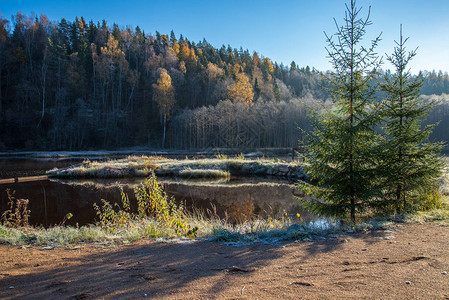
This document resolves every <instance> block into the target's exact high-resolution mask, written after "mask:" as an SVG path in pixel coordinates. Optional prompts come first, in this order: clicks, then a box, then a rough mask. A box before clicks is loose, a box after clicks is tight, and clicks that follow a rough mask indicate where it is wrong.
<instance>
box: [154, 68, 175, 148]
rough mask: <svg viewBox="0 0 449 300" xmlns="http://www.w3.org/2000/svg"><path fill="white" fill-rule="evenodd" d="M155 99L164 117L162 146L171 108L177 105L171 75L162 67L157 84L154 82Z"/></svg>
mask: <svg viewBox="0 0 449 300" xmlns="http://www.w3.org/2000/svg"><path fill="white" fill-rule="evenodd" d="M153 89H154V92H153V100H154V101H155V102H156V103H157V105H158V106H159V113H160V115H161V117H162V118H163V122H164V123H163V124H164V132H163V135H162V147H164V146H165V132H166V128H167V118H169V117H170V113H171V110H172V108H173V106H174V105H175V92H174V88H173V85H172V81H171V77H170V75H169V74H168V73H167V70H165V69H162V71H161V75H159V78H158V80H157V84H153Z"/></svg>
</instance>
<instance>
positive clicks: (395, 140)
mask: <svg viewBox="0 0 449 300" xmlns="http://www.w3.org/2000/svg"><path fill="white" fill-rule="evenodd" d="M407 40H408V38H407V39H405V40H404V39H403V37H402V26H401V30H400V39H399V42H396V47H395V48H394V51H393V53H392V54H391V55H388V56H387V60H388V61H389V62H390V63H391V64H392V65H393V66H394V68H395V70H396V73H395V74H393V75H392V76H387V77H386V78H385V83H383V84H381V87H382V90H383V91H385V92H386V93H387V97H386V99H385V100H384V101H383V103H382V110H381V112H382V116H383V117H384V118H385V121H384V124H385V125H384V127H383V129H384V132H385V134H386V139H385V142H384V143H382V145H381V146H382V149H383V152H382V154H383V159H382V162H383V167H382V170H383V171H384V176H383V178H384V182H383V185H384V186H385V191H384V199H385V200H386V202H384V203H383V204H384V205H385V204H387V205H388V206H389V207H392V208H395V209H396V210H397V211H401V210H405V209H410V208H411V205H412V204H413V203H414V202H415V201H416V200H419V199H418V198H419V196H420V195H421V196H422V195H423V194H426V193H428V192H429V191H435V190H436V189H437V179H438V178H439V177H440V176H441V169H442V161H441V160H440V158H439V155H438V154H437V153H438V152H439V151H440V150H441V144H437V143H430V142H426V140H427V139H428V137H429V135H430V133H431V132H432V129H433V128H434V127H435V125H429V126H426V127H424V128H423V129H421V126H420V123H421V121H422V120H423V118H424V117H425V116H426V115H427V114H428V113H429V111H430V110H431V109H433V108H434V106H435V102H431V101H429V102H427V103H422V102H421V101H420V99H419V98H418V96H419V93H420V90H421V87H422V85H423V79H422V78H420V77H412V76H411V74H410V72H409V71H408V70H407V65H408V63H409V62H410V60H411V59H412V58H413V57H414V56H415V55H416V49H415V50H414V51H411V52H408V53H407V52H406V49H405V43H406V42H407Z"/></svg>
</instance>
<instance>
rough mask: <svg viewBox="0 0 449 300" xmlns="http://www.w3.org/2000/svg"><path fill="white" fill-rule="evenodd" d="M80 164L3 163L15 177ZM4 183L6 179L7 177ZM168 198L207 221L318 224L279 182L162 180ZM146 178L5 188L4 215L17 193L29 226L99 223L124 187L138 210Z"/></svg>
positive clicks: (1, 188)
mask: <svg viewBox="0 0 449 300" xmlns="http://www.w3.org/2000/svg"><path fill="white" fill-rule="evenodd" d="M73 163H77V162H76V161H32V160H26V159H21V160H14V161H8V162H7V161H6V160H5V161H0V168H2V171H1V172H2V174H7V175H8V176H6V177H10V175H11V174H18V175H13V176H31V175H41V174H44V173H45V170H47V169H51V168H54V167H58V168H59V167H64V166H67V165H70V164H73ZM4 178H5V177H4ZM160 179H161V181H162V183H163V185H164V187H165V190H166V191H167V194H168V195H169V196H173V197H174V198H175V199H176V201H178V202H179V203H183V204H184V205H185V207H186V208H187V210H189V211H196V212H198V211H200V212H202V213H204V214H205V215H206V216H211V215H216V216H219V217H220V218H227V219H228V221H229V222H231V223H241V222H244V221H246V220H250V219H252V218H270V217H271V218H280V217H282V216H283V215H285V212H286V213H287V214H288V215H289V216H291V217H292V218H293V219H294V218H296V215H297V214H298V213H299V214H300V215H301V218H302V220H303V221H304V222H306V223H307V222H314V221H317V220H318V219H317V218H316V217H315V216H313V215H310V214H308V213H307V212H305V211H302V210H301V208H300V206H299V205H298V202H297V200H296V199H295V197H294V196H293V195H292V183H289V182H286V181H280V180H275V179H273V180H266V179H250V178H232V179H231V180H230V181H226V182H220V181H176V180H167V179H164V178H160ZM142 180H143V179H142V178H136V179H120V180H116V179H114V180H66V181H61V180H44V181H35V182H25V183H20V182H19V183H11V184H2V185H0V195H1V196H0V211H1V213H3V212H4V211H5V210H6V209H8V202H9V201H8V197H7V194H6V189H10V190H11V191H12V190H14V191H15V197H16V198H23V199H29V204H28V209H29V210H30V211H31V214H30V223H31V224H32V225H42V226H45V227H48V226H52V225H55V224H61V223H62V222H63V221H64V218H65V216H66V215H67V214H68V213H71V214H73V217H72V218H71V219H70V220H67V221H65V224H68V225H76V224H78V225H80V226H81V225H85V224H92V223H95V222H96V221H98V220H97V218H96V212H95V210H94V208H93V204H94V203H98V204H100V202H101V199H106V200H108V201H110V202H111V203H117V202H120V192H119V186H123V188H124V190H125V192H126V193H127V194H128V195H129V196H130V200H131V208H132V209H133V210H135V209H136V201H135V198H134V197H133V189H134V187H136V186H137V185H138V184H140V182H141V181H142Z"/></svg>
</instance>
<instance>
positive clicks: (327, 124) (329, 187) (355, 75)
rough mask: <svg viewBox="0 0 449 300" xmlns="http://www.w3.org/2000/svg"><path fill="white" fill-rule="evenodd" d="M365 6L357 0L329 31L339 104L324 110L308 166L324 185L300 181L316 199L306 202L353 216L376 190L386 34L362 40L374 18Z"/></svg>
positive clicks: (318, 208)
mask: <svg viewBox="0 0 449 300" xmlns="http://www.w3.org/2000/svg"><path fill="white" fill-rule="evenodd" d="M360 11H361V9H359V8H357V7H356V3H355V1H354V0H351V3H350V6H348V5H346V14H345V18H344V23H343V25H342V26H341V27H340V26H338V24H337V22H335V23H336V26H337V33H336V34H335V35H334V36H330V37H329V36H328V35H327V34H326V37H327V41H328V45H329V48H326V50H327V52H328V54H329V58H330V60H331V63H332V65H333V67H334V69H335V71H334V72H333V73H330V74H329V77H328V81H329V84H330V87H331V88H330V92H331V95H332V97H333V99H334V101H335V105H334V108H333V109H332V110H331V111H325V112H320V113H318V116H317V118H316V120H315V126H314V132H313V133H312V134H311V135H310V136H309V137H310V138H309V141H308V145H307V151H306V153H307V157H306V165H307V170H306V171H307V172H308V173H309V174H310V176H311V177H312V180H318V185H317V186H315V185H312V184H307V183H301V184H299V187H300V188H301V189H302V190H304V191H305V192H306V193H307V194H308V195H311V196H312V197H314V199H315V200H312V201H302V202H303V205H304V206H305V207H306V208H308V209H310V210H313V211H315V212H316V213H319V214H328V215H334V216H340V217H343V216H346V215H347V214H348V212H349V213H350V217H351V220H352V221H353V222H355V216H356V212H361V211H363V210H364V209H365V208H366V207H367V206H369V203H370V201H371V200H373V198H374V195H375V194H374V193H375V191H374V189H373V187H374V182H373V181H374V179H375V178H374V174H375V170H374V168H373V163H374V162H373V161H372V153H371V152H372V149H373V148H374V145H375V142H376V135H375V132H374V130H373V127H374V125H375V123H376V120H375V119H376V118H375V117H374V116H373V113H372V109H371V100H372V99H373V94H374V89H373V88H372V87H371V86H370V85H369V82H370V80H372V79H373V77H374V75H375V71H374V70H375V69H376V68H377V67H378V65H379V59H378V57H377V55H376V53H375V48H376V46H377V44H378V42H379V40H380V36H378V37H377V38H375V39H374V40H373V41H372V42H371V44H370V45H369V46H368V47H364V46H363V45H361V41H362V38H363V37H364V36H365V34H366V27H367V26H369V25H370V24H371V22H370V21H369V12H368V15H367V17H366V18H363V19H362V18H359V13H360ZM333 37H335V38H336V41H335V40H334V39H333Z"/></svg>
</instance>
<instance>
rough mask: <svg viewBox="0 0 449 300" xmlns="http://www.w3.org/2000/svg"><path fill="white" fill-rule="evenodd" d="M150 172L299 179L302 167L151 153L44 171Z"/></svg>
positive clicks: (62, 174) (64, 174) (86, 174)
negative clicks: (170, 156)
mask: <svg viewBox="0 0 449 300" xmlns="http://www.w3.org/2000/svg"><path fill="white" fill-rule="evenodd" d="M152 172H154V173H155V174H156V175H158V176H186V177H192V178H217V177H222V176H228V175H227V174H231V175H234V174H235V175H244V176H278V177H288V178H303V177H304V173H303V168H302V165H300V164H299V163H297V162H290V163H288V162H283V161H273V160H267V159H256V160H254V159H245V158H244V157H243V156H238V157H236V158H228V157H226V156H220V157H219V158H208V159H186V160H176V159H167V158H163V157H153V156H130V157H128V158H125V159H119V160H110V161H104V162H97V161H93V162H91V161H85V162H83V163H81V164H79V165H74V166H71V167H68V168H63V169H54V170H50V171H48V172H47V175H48V176H50V177H56V178H121V177H145V176H148V175H149V174H151V173H152Z"/></svg>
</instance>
